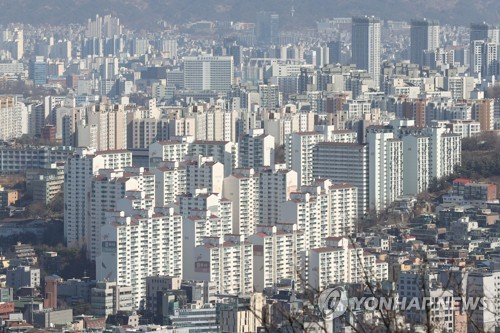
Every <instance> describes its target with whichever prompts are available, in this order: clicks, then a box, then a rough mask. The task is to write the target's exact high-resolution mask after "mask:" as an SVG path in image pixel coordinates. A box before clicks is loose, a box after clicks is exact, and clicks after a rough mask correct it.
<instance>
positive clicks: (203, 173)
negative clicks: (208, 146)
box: [185, 155, 224, 193]
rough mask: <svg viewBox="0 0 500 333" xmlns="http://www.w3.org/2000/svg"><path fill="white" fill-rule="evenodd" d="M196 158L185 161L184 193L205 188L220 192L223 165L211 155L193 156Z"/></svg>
mask: <svg viewBox="0 0 500 333" xmlns="http://www.w3.org/2000/svg"><path fill="white" fill-rule="evenodd" d="M195 157H197V160H194V161H186V162H185V167H186V193H195V192H196V190H197V189H202V188H206V189H207V190H208V192H210V193H222V183H223V181H224V165H223V164H222V163H220V162H216V161H215V160H214V158H213V157H211V156H210V157H204V156H201V155H198V156H195Z"/></svg>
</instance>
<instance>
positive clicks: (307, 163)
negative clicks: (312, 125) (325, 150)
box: [285, 132, 324, 186]
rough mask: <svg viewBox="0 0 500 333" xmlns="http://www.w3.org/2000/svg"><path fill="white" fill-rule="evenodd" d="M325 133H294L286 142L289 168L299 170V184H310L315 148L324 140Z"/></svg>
mask: <svg viewBox="0 0 500 333" xmlns="http://www.w3.org/2000/svg"><path fill="white" fill-rule="evenodd" d="M323 140H324V135H323V134H321V133H318V132H300V133H292V134H291V135H290V136H288V138H287V142H286V143H285V158H286V166H287V168H288V169H291V170H294V171H295V172H297V175H298V177H299V178H298V179H299V185H300V186H303V185H309V184H311V181H312V180H313V150H314V147H315V146H316V144H318V143H319V142H323Z"/></svg>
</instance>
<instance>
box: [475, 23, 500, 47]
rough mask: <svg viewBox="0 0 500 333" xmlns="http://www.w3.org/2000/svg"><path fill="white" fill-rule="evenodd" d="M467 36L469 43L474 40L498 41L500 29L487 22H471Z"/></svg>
mask: <svg viewBox="0 0 500 333" xmlns="http://www.w3.org/2000/svg"><path fill="white" fill-rule="evenodd" d="M469 36H470V42H471V44H472V42H473V41H475V40H482V41H485V42H491V43H496V44H498V43H500V29H499V28H498V26H494V25H490V24H487V23H471V25H470V31H469Z"/></svg>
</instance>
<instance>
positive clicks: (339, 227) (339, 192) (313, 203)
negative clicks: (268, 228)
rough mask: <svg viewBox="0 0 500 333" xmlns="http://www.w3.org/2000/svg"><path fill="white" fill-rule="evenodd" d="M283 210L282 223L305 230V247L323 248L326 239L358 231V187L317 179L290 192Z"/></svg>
mask: <svg viewBox="0 0 500 333" xmlns="http://www.w3.org/2000/svg"><path fill="white" fill-rule="evenodd" d="M281 211H282V215H281V216H280V222H282V223H292V224H297V227H298V229H299V230H303V231H304V235H305V236H304V237H305V238H304V242H305V247H306V248H308V249H310V248H316V247H321V246H324V245H325V239H326V238H327V237H331V236H335V237H338V236H348V235H351V234H352V233H354V232H355V231H356V220H357V217H358V193H357V188H356V187H354V186H351V185H347V184H332V182H331V181H330V180H327V179H317V180H315V181H314V183H313V184H311V185H310V186H302V187H301V188H300V191H297V192H294V193H291V194H290V200H289V201H287V202H285V203H283V204H282V209H281Z"/></svg>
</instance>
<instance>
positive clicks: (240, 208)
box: [222, 169, 260, 236]
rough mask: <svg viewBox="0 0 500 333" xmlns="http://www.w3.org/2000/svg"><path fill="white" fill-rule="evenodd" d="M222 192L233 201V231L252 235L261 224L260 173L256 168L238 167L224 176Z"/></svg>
mask: <svg viewBox="0 0 500 333" xmlns="http://www.w3.org/2000/svg"><path fill="white" fill-rule="evenodd" d="M222 194H223V196H224V198H226V199H228V200H231V201H232V203H233V232H234V233H236V234H239V235H244V236H250V235H253V234H254V233H255V226H256V225H257V224H259V214H260V210H259V175H258V174H257V173H255V171H254V169H236V170H234V172H233V174H232V175H231V176H229V177H226V178H224V187H223V191H222Z"/></svg>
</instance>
